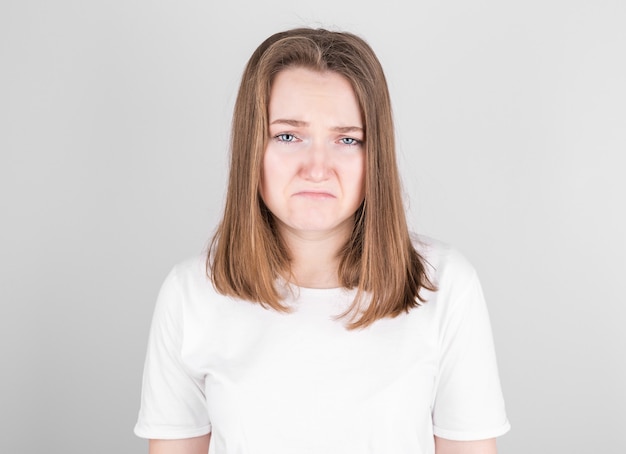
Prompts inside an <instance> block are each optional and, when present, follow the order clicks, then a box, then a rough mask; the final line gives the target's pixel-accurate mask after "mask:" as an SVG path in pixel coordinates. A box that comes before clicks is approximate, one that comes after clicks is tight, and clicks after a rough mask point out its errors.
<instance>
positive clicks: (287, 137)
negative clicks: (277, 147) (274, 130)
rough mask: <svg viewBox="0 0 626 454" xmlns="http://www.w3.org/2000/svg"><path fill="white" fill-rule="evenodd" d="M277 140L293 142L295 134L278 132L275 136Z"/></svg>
mask: <svg viewBox="0 0 626 454" xmlns="http://www.w3.org/2000/svg"><path fill="white" fill-rule="evenodd" d="M276 139H278V141H279V142H294V141H295V140H296V136H294V135H293V134H278V135H277V136H276Z"/></svg>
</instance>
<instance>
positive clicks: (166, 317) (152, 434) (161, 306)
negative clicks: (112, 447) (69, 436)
mask: <svg viewBox="0 0 626 454" xmlns="http://www.w3.org/2000/svg"><path fill="white" fill-rule="evenodd" d="M183 303H184V297H183V292H182V291H181V287H180V282H179V278H178V276H177V273H176V268H174V269H173V270H172V271H171V272H170V273H169V275H168V276H167V278H166V279H165V281H164V283H163V285H162V286H161V290H160V292H159V296H158V299H157V303H156V307H155V310H154V315H153V318H152V325H151V328H150V336H149V340H148V349H147V354H146V360H145V364H144V372H143V383H142V391H141V408H140V410H139V417H138V419H137V423H136V425H135V429H134V432H135V434H136V435H137V436H139V437H142V438H151V439H179V438H191V437H197V436H201V435H205V434H207V433H209V432H210V431H211V424H210V421H209V417H208V413H207V406H206V399H205V394H204V379H203V377H199V376H193V375H192V374H191V373H190V371H189V370H188V368H187V367H186V366H185V364H184V362H183V359H182V357H181V351H182V345H183V340H184V339H183V333H184V317H183V310H184V308H183Z"/></svg>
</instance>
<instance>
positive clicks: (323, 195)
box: [294, 192, 335, 200]
mask: <svg viewBox="0 0 626 454" xmlns="http://www.w3.org/2000/svg"><path fill="white" fill-rule="evenodd" d="M294 196H296V197H304V198H307V199H313V200H325V199H334V198H335V196H334V195H332V194H329V193H327V192H297V193H296V194H294Z"/></svg>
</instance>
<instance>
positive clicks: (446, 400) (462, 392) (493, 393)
mask: <svg viewBox="0 0 626 454" xmlns="http://www.w3.org/2000/svg"><path fill="white" fill-rule="evenodd" d="M454 260H456V262H457V263H452V264H451V265H450V269H449V270H447V271H446V273H445V274H446V275H445V276H443V280H442V283H441V284H442V288H441V291H442V292H444V294H443V295H442V296H443V297H444V298H445V300H446V301H445V304H444V306H445V308H444V309H443V311H442V312H443V314H442V317H441V319H440V335H439V346H440V364H439V374H438V379H437V388H436V394H435V401H434V405H433V431H434V434H435V435H437V436H438V437H441V438H446V439H450V440H466V441H469V440H482V439H487V438H494V437H497V436H500V435H503V434H504V433H506V432H508V431H509V429H510V424H509V422H508V419H507V416H506V412H505V407H504V399H503V396H502V390H501V386H500V379H499V375H498V368H497V364H496V354H495V349H494V344H493V336H492V331H491V325H490V321H489V315H488V312H487V306H486V303H485V299H484V296H483V291H482V288H481V285H480V282H479V279H478V276H477V274H476V272H475V270H474V268H473V267H472V266H471V265H470V264H469V263H468V262H467V261H466V260H465V259H464V258H463V257H462V256H460V255H458V256H457V257H456V258H455V259H454Z"/></svg>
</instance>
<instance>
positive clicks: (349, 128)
mask: <svg viewBox="0 0 626 454" xmlns="http://www.w3.org/2000/svg"><path fill="white" fill-rule="evenodd" d="M278 124H281V125H289V126H293V127H294V128H303V127H306V126H309V123H308V122H306V121H301V120H288V119H283V118H279V119H278V120H274V121H272V122H271V123H270V125H278ZM331 129H332V130H333V131H336V132H341V133H344V134H345V133H348V132H363V128H362V127H360V126H335V127H333V128H331Z"/></svg>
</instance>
